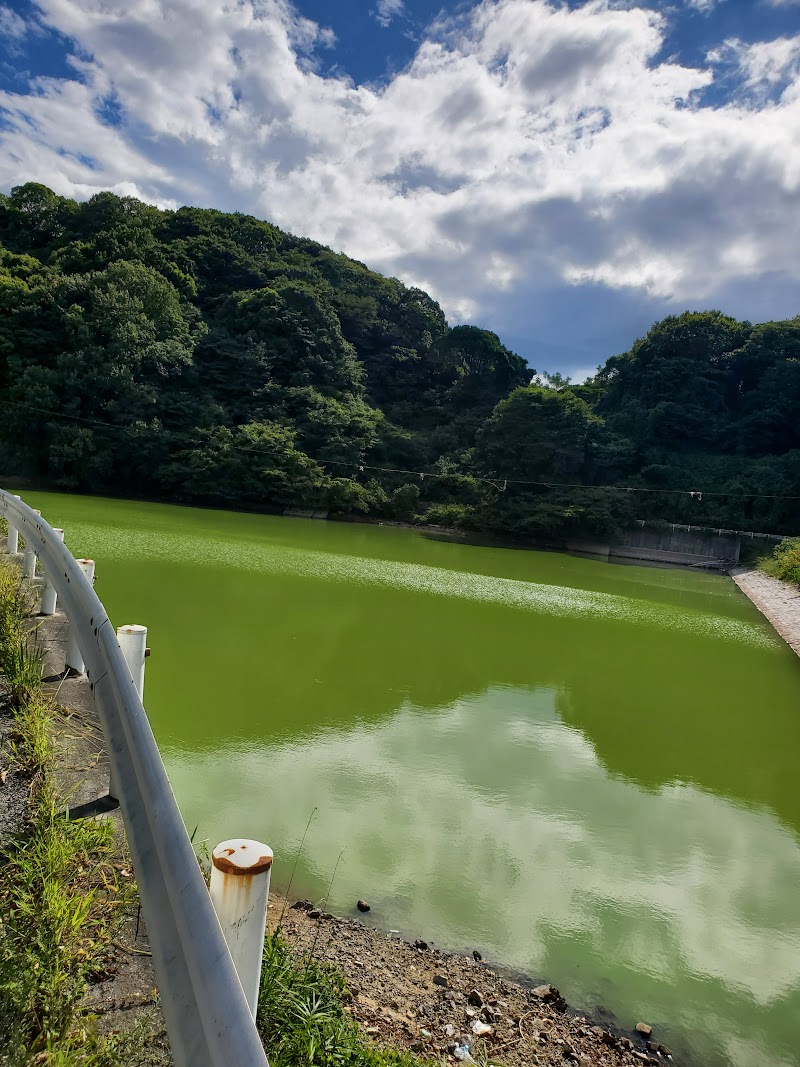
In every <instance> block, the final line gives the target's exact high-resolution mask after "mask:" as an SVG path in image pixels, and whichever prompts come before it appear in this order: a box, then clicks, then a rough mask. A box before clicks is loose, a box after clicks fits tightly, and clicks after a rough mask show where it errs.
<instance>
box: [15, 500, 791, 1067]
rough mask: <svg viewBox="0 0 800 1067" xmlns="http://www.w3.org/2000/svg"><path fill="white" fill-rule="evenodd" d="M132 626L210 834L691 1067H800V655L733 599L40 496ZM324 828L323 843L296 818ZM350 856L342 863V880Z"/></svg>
mask: <svg viewBox="0 0 800 1067" xmlns="http://www.w3.org/2000/svg"><path fill="white" fill-rule="evenodd" d="M24 499H25V500H26V501H28V502H29V503H32V504H33V505H34V506H36V507H40V508H41V509H42V511H43V513H44V515H45V517H46V518H47V519H48V520H49V521H50V522H51V523H53V524H54V525H60V526H64V527H65V528H66V531H67V538H66V539H67V543H68V544H69V546H70V547H71V548H72V550H73V551H74V552H75V553H76V554H80V555H91V556H93V557H94V558H95V559H96V561H97V570H98V582H97V591H98V593H99V594H100V597H101V598H102V599H103V601H104V603H105V604H106V607H107V608H108V611H109V613H110V615H111V618H112V620H113V621H114V622H115V624H118V625H119V624H122V623H126V622H140V623H145V624H147V625H148V626H149V628H150V635H149V643H150V644H151V646H152V648H153V656H152V658H151V659H150V660H149V661H148V673H147V683H146V691H145V705H146V707H147V710H148V713H149V715H150V718H151V721H152V724H153V729H154V731H155V734H156V737H157V739H158V742H159V745H160V747H161V751H162V754H163V757H164V761H165V763H166V766H167V770H168V772H169V775H170V779H171V781H172V784H173V788H174V790H175V793H176V796H177V799H178V803H179V805H180V807H181V810H182V812H183V815H184V819H185V821H186V824H187V826H188V827H189V829H190V831H191V830H192V829H193V828H194V827H195V826H197V827H198V830H197V834H196V840H198V841H199V840H206V841H208V842H209V844H211V845H213V844H214V843H216V842H217V841H218V840H221V839H223V838H225V837H231V836H253V837H257V838H261V839H263V840H265V841H267V842H268V843H269V844H271V845H272V847H273V848H274V850H275V853H276V864H275V869H274V880H275V883H276V884H277V885H278V886H279V887H280V888H286V884H287V882H288V880H289V876H290V873H291V869H292V866H293V864H294V861H295V855H296V853H297V850H298V846H299V844H300V841H301V839H302V837H303V833H304V830H305V828H306V825H307V823H308V822H309V819H310V818H311V823H310V827H309V829H308V832H307V834H306V836H305V842H304V845H303V849H302V852H301V854H300V859H299V862H298V864H297V870H296V873H295V876H294V883H293V886H292V892H293V893H294V894H297V895H307V896H310V897H313V898H315V899H321V898H322V897H323V896H324V894H325V893H326V891H327V888H328V884H329V882H330V880H331V877H332V875H333V874H334V869H336V874H335V878H334V880H333V885H332V889H331V891H330V903H329V907H330V909H331V910H333V911H336V912H339V913H342V914H347V913H349V912H351V911H352V910H353V905H354V902H355V900H356V899H357V898H358V897H364V898H366V899H367V900H369V901H370V903H371V904H372V911H371V913H370V915H369V916H368V917H367V918H368V919H369V920H370V921H372V922H374V923H375V924H376V925H378V926H379V927H381V928H384V929H395V930H399V931H401V932H402V933H403V934H404V935H407V936H411V937H417V936H419V937H424V938H425V939H426V940H428V941H433V942H435V943H437V944H440V945H441V946H443V947H448V948H452V949H472V948H477V949H479V950H480V951H481V952H482V953H483V955H484V958H487V959H490V960H495V961H499V962H501V963H503V964H505V965H506V966H508V967H510V968H515V969H517V970H519V971H522V972H524V973H525V974H527V975H529V976H530V977H531V978H533V979H540V980H546V981H550V982H553V983H554V984H556V985H558V986H559V987H560V989H561V991H562V992H563V994H564V995H565V996H566V998H567V999H568V1001H569V1002H570V1003H571V1004H572V1005H574V1006H576V1007H580V1008H583V1009H586V1010H591V1011H596V1010H597V1009H602V1012H603V1013H605V1014H604V1017H605V1018H606V1019H607V1020H610V1021H616V1022H617V1024H618V1025H620V1026H623V1027H631V1026H633V1025H634V1024H635V1023H636V1022H637V1021H639V1020H644V1021H647V1022H648V1023H650V1024H652V1025H653V1026H654V1028H655V1030H654V1036H655V1037H657V1038H658V1039H659V1040H660V1041H663V1042H664V1043H665V1044H667V1045H669V1046H671V1047H672V1049H673V1051H674V1052H675V1054H676V1059H678V1060H679V1061H683V1062H687V1063H688V1062H691V1063H692V1064H698V1065H703V1067H722V1065H736V1067H760V1065H765V1067H766V1065H771V1067H776V1065H784V1064H785V1065H789V1064H796V1063H797V1062H798V1061H800V788H799V787H798V780H799V779H800V771H799V769H798V768H799V766H800V765H799V764H798V755H799V754H800V660H798V659H797V658H796V657H794V656H793V654H792V653H791V652H789V650H788V649H787V648H786V647H785V646H784V645H783V644H782V642H780V641H779V640H778V638H777V637H776V636H775V634H774V632H773V631H772V630H771V628H770V627H769V626H768V625H767V624H766V623H765V622H764V621H763V620H762V619H761V616H760V615H759V614H758V613H757V612H756V611H755V609H754V608H753V607H752V606H751V605H750V603H749V602H748V601H747V600H746V599H745V598H744V597H743V596H742V595H741V594H740V593H739V592H738V590H737V589H736V588H735V586H734V585H733V583H732V582H731V581H730V580H729V579H726V578H723V577H719V576H714V575H709V574H703V573H695V572H690V571H677V570H661V569H655V568H646V567H622V566H615V565H610V564H606V563H600V562H597V561H592V560H587V559H580V558H575V557H570V556H566V555H560V554H557V553H544V552H533V551H521V550H516V549H507V548H492V547H482V546H477V545H466V544H454V543H446V542H442V541H439V540H434V539H431V538H430V537H429V536H426V535H425V534H424V533H422V532H418V531H413V530H405V529H393V528H388V527H372V526H362V525H358V526H354V525H347V524H335V523H323V522H314V521H311V520H302V519H288V518H275V517H267V516H254V515H243V514H234V513H224V512H215V511H202V510H195V509H189V508H177V507H169V506H164V505H155V504H144V503H133V502H126V501H117V500H102V499H90V498H86V497H78V496H64V495H57V494H48V493H25V494H24ZM312 815H313V818H312ZM337 861H338V867H337Z"/></svg>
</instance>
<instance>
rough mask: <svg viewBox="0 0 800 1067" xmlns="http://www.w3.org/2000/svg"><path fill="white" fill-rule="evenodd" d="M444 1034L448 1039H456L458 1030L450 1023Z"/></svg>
mask: <svg viewBox="0 0 800 1067" xmlns="http://www.w3.org/2000/svg"><path fill="white" fill-rule="evenodd" d="M444 1032H445V1034H446V1035H447V1036H448V1037H455V1036H456V1028H455V1026H453V1024H452V1023H448V1024H447V1026H445V1028H444Z"/></svg>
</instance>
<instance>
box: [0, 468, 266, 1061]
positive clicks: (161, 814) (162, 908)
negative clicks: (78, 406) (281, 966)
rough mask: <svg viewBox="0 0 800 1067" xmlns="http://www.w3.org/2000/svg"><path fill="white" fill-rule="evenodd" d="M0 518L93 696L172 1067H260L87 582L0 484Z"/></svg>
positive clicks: (190, 860) (162, 779) (130, 692)
mask: <svg viewBox="0 0 800 1067" xmlns="http://www.w3.org/2000/svg"><path fill="white" fill-rule="evenodd" d="M0 516H3V517H4V518H5V519H6V520H7V521H8V523H9V526H10V527H11V528H12V529H15V530H17V531H18V533H19V534H20V535H21V536H22V537H23V538H24V539H25V544H26V547H28V549H30V548H32V549H33V550H34V551H35V553H36V555H37V557H38V559H39V560H40V562H41V564H42V566H43V568H44V571H45V574H46V575H47V579H48V581H49V582H50V583H51V584H52V585H53V586H54V587H55V590H56V593H57V595H58V600H59V602H60V604H61V606H62V609H63V610H64V612H65V613H66V615H67V618H68V620H69V625H70V628H71V632H72V636H73V637H74V638H75V639H76V640H77V643H78V647H79V649H80V652H81V655H82V657H83V660H84V663H85V666H86V673H87V675H88V678H89V683H90V686H91V689H92V692H93V693H94V699H95V702H96V705H97V710H98V714H99V717H100V722H101V725H102V728H103V734H104V737H105V743H106V749H107V752H108V756H109V759H110V761H111V777H112V781H113V782H114V783H115V793H118V794H119V795H118V796H116V799H117V800H119V803H120V808H121V811H122V817H123V820H124V824H125V833H126V835H127V839H128V846H129V848H130V851H131V857H132V860H133V865H134V870H135V873H136V881H137V884H138V887H139V893H140V896H141V900H142V908H143V911H144V917H145V921H146V923H147V931H148V935H149V938H150V947H151V951H152V953H153V964H154V967H155V972H156V979H157V982H158V988H159V992H160V995H161V1007H162V1010H163V1012H164V1018H165V1021H166V1025H167V1033H168V1035H169V1040H170V1046H171V1049H172V1056H173V1060H174V1062H175V1064H176V1065H177V1067H266V1065H267V1057H266V1054H265V1052H264V1048H263V1046H262V1044H261V1040H260V1038H259V1036H258V1032H257V1030H256V1027H255V1022H254V1020H253V1016H252V1015H251V1012H250V1008H249V1006H248V1002H247V998H246V997H245V994H244V992H243V990H242V986H241V983H240V981H239V978H238V975H237V972H236V969H235V967H234V963H233V960H232V958H231V954H230V952H229V950H228V946H227V944H226V941H225V937H224V936H223V932H222V929H221V927H220V923H219V920H218V918H217V915H216V912H215V910H214V906H213V904H212V902H211V899H210V897H209V893H208V889H207V888H206V884H205V881H204V879H203V875H202V872H201V870H200V866H199V864H198V862H197V857H196V856H195V854H194V850H193V849H192V845H191V842H190V840H189V836H188V834H187V833H186V827H185V826H184V824H183V819H182V818H181V815H180V812H179V811H178V806H177V804H176V802H175V797H174V796H173V793H172V788H171V786H170V784H169V780H168V778H167V774H166V771H165V770H164V764H163V763H162V761H161V755H160V753H159V751H158V746H157V745H156V742H155V738H154V737H153V732H152V730H151V728H150V723H149V722H148V719H147V715H146V714H145V710H144V708H143V706H142V702H141V700H140V699H139V695H138V693H137V690H136V686H135V685H134V682H133V679H132V677H131V673H130V671H129V669H128V666H127V664H126V662H125V659H124V657H123V654H122V651H121V649H120V646H119V642H118V641H117V636H116V632H115V630H114V627H113V626H112V624H111V621H110V620H109V618H108V614H107V613H106V610H105V608H104V607H103V605H102V603H101V602H100V600H99V599H98V597H97V594H96V593H95V592H94V589H93V588H92V586H91V584H90V582H88V581H87V580H86V577H85V575H84V573H83V571H82V570H81V568H80V567H79V565H78V563H77V561H76V560H75V559H74V557H73V555H72V553H71V552H70V550H69V549H68V548H67V547H66V545H65V544H64V543H63V540H62V537H63V535H62V537H60V536H59V535H58V534H57V533H56V532H55V531H54V529H53V527H51V526H50V525H49V523H47V522H46V521H45V520H44V519H43V518H42V517H41V516H40V515H39V514H38V513H37V512H35V511H34V510H33V509H32V508H30V507H28V505H27V504H25V503H23V502H22V501H21V500H20V499H19V498H18V497H15V496H13V495H12V494H10V493H7V492H6V491H5V490H2V489H0Z"/></svg>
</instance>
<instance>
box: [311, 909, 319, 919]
mask: <svg viewBox="0 0 800 1067" xmlns="http://www.w3.org/2000/svg"><path fill="white" fill-rule="evenodd" d="M308 917H309V919H319V918H321V917H322V911H321V910H320V909H319V908H312V909H311V911H310V912H309V913H308Z"/></svg>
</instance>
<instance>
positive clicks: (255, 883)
mask: <svg viewBox="0 0 800 1067" xmlns="http://www.w3.org/2000/svg"><path fill="white" fill-rule="evenodd" d="M211 864H212V866H211V884H210V886H209V892H210V893H211V903H212V904H213V905H214V910H215V911H216V913H217V918H218V919H219V924H220V926H221V927H222V933H223V934H224V935H225V940H226V942H227V943H228V948H229V949H230V952H231V957H232V958H233V964H234V966H235V967H236V973H237V974H238V975H239V981H240V982H241V983H242V989H243V990H244V995H245V996H246V997H247V1003H248V1004H249V1005H250V1013H251V1015H252V1016H253V1018H254V1019H255V1017H256V1009H257V1008H258V989H259V986H260V984H261V960H262V958H263V955H264V933H265V932H266V928H267V903H268V901H269V876H270V872H271V870H272V849H271V848H270V847H269V845H262V844H261V842H260V841H248V840H247V839H245V838H234V839H233V840H231V841H223V842H221V844H219V845H217V847H216V848H215V849H214V851H213V852H212V853H211Z"/></svg>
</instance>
